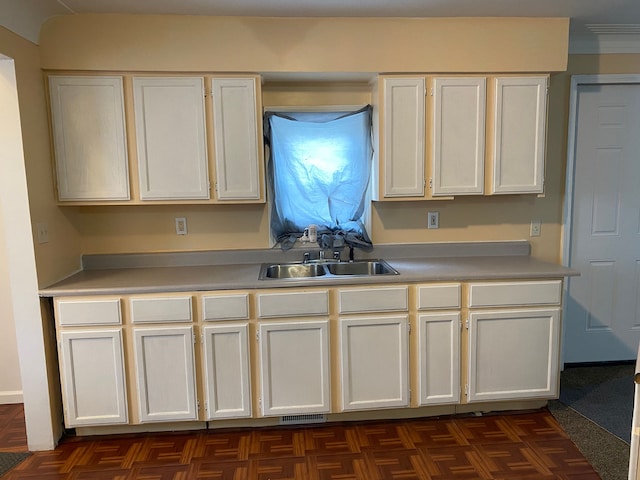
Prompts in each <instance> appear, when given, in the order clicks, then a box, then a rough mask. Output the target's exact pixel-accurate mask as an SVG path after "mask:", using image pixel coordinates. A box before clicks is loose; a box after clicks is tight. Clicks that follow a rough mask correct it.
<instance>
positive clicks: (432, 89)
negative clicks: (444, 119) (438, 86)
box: [431, 87, 433, 97]
mask: <svg viewBox="0 0 640 480" xmlns="http://www.w3.org/2000/svg"><path fill="white" fill-rule="evenodd" d="M431 96H432V97H433V87H431Z"/></svg>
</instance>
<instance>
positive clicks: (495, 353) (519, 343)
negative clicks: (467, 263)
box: [468, 308, 560, 402]
mask: <svg viewBox="0 0 640 480" xmlns="http://www.w3.org/2000/svg"><path fill="white" fill-rule="evenodd" d="M559 341H560V309H559V308H552V309H517V310H506V311H505V310H496V311H477V312H470V314H469V365H468V369H469V385H468V400H469V402H477V401H486V400H512V399H526V398H555V397H556V396H557V394H558V375H559V351H560V345H559Z"/></svg>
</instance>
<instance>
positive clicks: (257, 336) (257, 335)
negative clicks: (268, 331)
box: [256, 330, 260, 342]
mask: <svg viewBox="0 0 640 480" xmlns="http://www.w3.org/2000/svg"><path fill="white" fill-rule="evenodd" d="M259 341H260V331H259V330H258V331H257V332H256V342H259Z"/></svg>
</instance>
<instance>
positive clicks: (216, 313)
mask: <svg viewBox="0 0 640 480" xmlns="http://www.w3.org/2000/svg"><path fill="white" fill-rule="evenodd" d="M247 318H249V294H247V293H240V294H237V295H209V296H205V297H202V319H203V320H241V319H242V320H244V319H247Z"/></svg>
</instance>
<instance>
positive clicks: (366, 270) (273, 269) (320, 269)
mask: <svg viewBox="0 0 640 480" xmlns="http://www.w3.org/2000/svg"><path fill="white" fill-rule="evenodd" d="M345 275H351V276H366V277H371V276H376V275H398V272H397V271H396V270H395V269H394V268H392V267H391V266H390V265H389V264H388V263H387V262H385V261H384V260H355V261H353V262H338V261H330V260H327V261H309V262H291V263H263V264H262V267H261V268H260V276H259V279H260V280H269V279H287V278H290V279H303V278H317V277H321V278H326V277H330V276H336V277H340V276H345Z"/></svg>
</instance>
